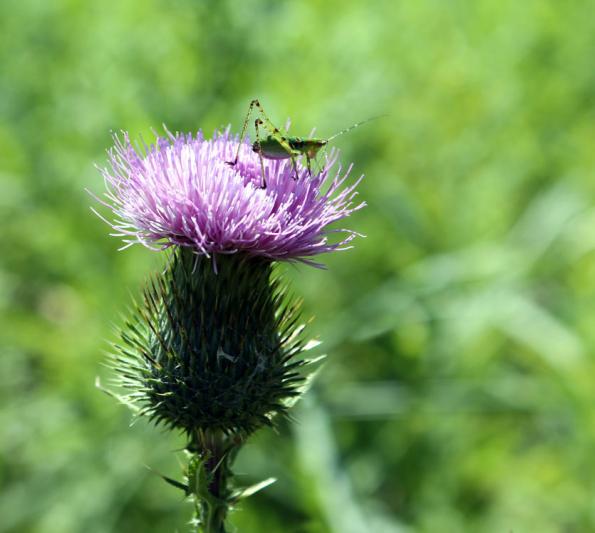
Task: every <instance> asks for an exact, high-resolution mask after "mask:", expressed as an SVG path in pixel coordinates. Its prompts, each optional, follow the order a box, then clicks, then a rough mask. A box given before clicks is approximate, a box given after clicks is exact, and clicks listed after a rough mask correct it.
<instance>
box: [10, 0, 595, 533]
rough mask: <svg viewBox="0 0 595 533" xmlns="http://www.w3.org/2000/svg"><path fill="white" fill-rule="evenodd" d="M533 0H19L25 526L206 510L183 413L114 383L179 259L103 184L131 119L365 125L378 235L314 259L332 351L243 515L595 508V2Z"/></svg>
mask: <svg viewBox="0 0 595 533" xmlns="http://www.w3.org/2000/svg"><path fill="white" fill-rule="evenodd" d="M593 7H595V6H594V5H593V3H592V2H581V1H572V0H569V1H567V2H558V1H539V0H524V1H522V2H518V1H512V0H478V1H462V0H460V1H456V0H452V1H447V0H433V1H432V0H421V1H416V2H413V1H409V2H406V1H394V0H393V1H389V0H386V1H374V2H363V1H362V2H358V1H355V0H340V1H339V0H328V1H326V2H322V1H316V0H306V1H293V2H282V1H274V0H269V1H264V0H245V1H242V2H232V1H231V0H217V1H215V0H212V1H200V0H192V1H191V0H168V1H166V0H144V1H141V0H120V1H115V0H109V1H108V0H103V1H98V0H97V1H96V0H91V1H82V0H81V1H76V0H70V1H68V0H52V1H49V0H37V1H34V0H19V1H14V0H2V2H0V221H1V224H2V232H3V233H2V242H3V246H2V252H1V257H2V259H1V262H0V402H1V403H0V532H2V533H7V532H10V533H13V532H18V533H29V532H31V533H34V532H35V533H37V532H43V533H75V532H77V533H78V532H85V533H107V532H122V533H124V532H126V533H128V532H136V531H143V532H169V531H172V532H173V531H179V532H183V531H187V526H186V521H187V520H188V519H189V517H190V514H191V509H190V506H189V505H188V504H185V503H183V501H182V498H181V496H180V494H179V493H178V492H177V491H176V490H175V489H173V488H171V487H169V486H167V485H166V484H165V483H164V482H163V481H161V480H160V479H159V478H158V476H156V475H155V474H154V473H152V472H151V471H149V470H148V469H147V468H146V467H145V465H148V466H150V467H151V468H153V469H155V470H157V471H160V472H163V473H165V474H167V475H170V476H172V477H179V472H180V467H179V465H178V460H177V459H176V453H175V452H174V451H175V450H176V449H179V448H180V447H181V446H182V445H183V442H182V441H181V439H180V438H179V437H176V436H175V435H168V434H166V433H164V432H162V431H159V430H156V429H153V428H152V427H150V426H148V425H147V424H146V423H145V422H142V421H141V422H138V423H136V424H135V425H133V426H132V427H129V424H130V421H131V416H130V414H129V413H128V412H127V411H126V409H125V408H123V407H121V406H118V405H117V404H116V403H115V402H114V401H113V400H112V399H110V398H108V397H107V396H105V395H103V394H102V393H101V392H99V391H98V390H97V389H95V388H94V379H95V376H96V375H100V376H102V377H103V378H104V379H105V378H106V377H107V376H109V372H108V371H107V370H105V369H104V368H103V367H102V366H101V363H102V361H103V360H104V352H105V350H106V349H107V347H108V345H107V340H110V339H113V329H112V324H113V323H117V322H118V320H119V316H120V313H121V312H122V311H124V309H125V307H126V305H127V304H128V302H129V300H130V293H133V294H135V293H137V292H138V291H139V289H140V287H141V286H142V284H143V280H144V279H145V278H146V277H147V275H148V274H149V273H150V272H152V271H154V270H155V269H158V268H160V265H161V262H162V257H160V256H159V254H155V253H153V252H150V251H148V250H145V249H141V248H140V247H139V248H133V249H129V250H126V251H124V252H117V248H118V246H119V244H120V243H119V242H118V241H117V240H115V239H113V238H111V237H108V233H109V228H108V227H107V226H106V225H105V224H104V223H103V222H101V221H100V220H99V219H98V218H96V217H95V216H93V215H92V213H90V211H89V205H90V204H91V203H92V200H91V199H90V197H89V196H88V195H87V194H86V193H85V191H84V189H85V187H88V188H90V189H91V190H93V191H95V192H100V191H101V190H102V187H103V184H102V181H101V179H100V176H99V173H98V172H97V171H96V170H95V169H94V167H93V164H94V163H97V164H100V165H101V164H104V163H105V150H106V149H107V148H108V147H109V146H110V144H111V137H110V130H119V129H126V130H130V132H131V134H132V135H133V136H137V135H138V134H140V133H143V134H145V135H148V136H150V129H151V128H152V127H154V128H158V129H160V128H161V124H162V123H165V124H167V125H168V127H169V128H170V129H173V130H184V131H190V130H195V129H197V128H202V129H203V130H204V131H205V132H206V133H207V134H210V133H211V132H213V131H214V130H215V129H216V128H219V127H221V126H225V125H227V124H229V123H231V124H232V126H233V128H234V129H236V130H239V128H240V125H241V122H242V121H243V119H244V115H245V112H246V108H247V105H248V102H249V100H250V99H251V98H253V97H255V96H257V97H259V98H260V99H261V101H262V102H263V105H264V106H265V109H267V111H268V114H269V115H270V116H271V118H272V119H273V120H275V121H277V122H278V123H281V124H282V123H284V121H285V120H286V119H287V118H288V117H290V118H291V120H292V131H294V132H299V133H307V132H309V131H310V130H311V128H312V127H314V126H315V127H316V128H317V132H318V133H319V134H320V135H323V136H328V135H330V134H332V133H334V132H336V131H337V130H339V129H341V128H343V127H345V126H347V125H349V124H351V123H353V122H357V121H359V120H362V119H365V118H367V117H370V116H374V115H377V114H383V113H386V114H388V117H385V118H383V119H380V120H377V121H375V122H372V123H370V124H367V125H366V126H362V127H361V128H358V129H357V130H355V131H353V132H351V133H349V134H348V135H345V136H342V137H341V138H339V139H337V142H336V145H337V146H338V147H339V148H341V150H342V154H343V158H344V160H345V161H354V162H355V164H356V166H355V174H357V175H359V174H360V173H365V175H366V178H365V180H364V182H363V183H362V185H361V188H360V189H361V198H363V199H365V200H366V202H367V203H368V207H367V208H366V209H365V210H363V211H360V212H359V213H357V214H356V215H355V216H354V217H353V218H351V219H350V220H348V224H349V226H350V227H353V228H355V229H357V230H359V231H361V232H363V233H365V234H366V235H367V237H366V238H365V239H359V240H358V241H357V243H356V247H355V249H353V250H351V251H349V252H345V253H341V254H335V255H334V256H332V257H327V258H325V262H326V263H327V265H328V267H329V270H328V271H317V270H314V269H311V268H309V267H305V266H301V267H300V266H298V267H288V268H286V271H287V275H288V276H289V277H290V278H291V282H292V284H293V287H294V288H295V291H296V293H298V294H302V295H303V296H304V299H305V315H306V316H311V315H314V316H315V317H316V319H315V321H314V323H313V325H312V328H311V331H312V334H313V335H318V336H320V338H321V340H323V341H324V344H323V345H322V348H324V351H325V352H327V353H328V354H329V356H330V357H329V360H328V363H327V365H326V367H325V369H324V371H323V372H322V373H321V375H320V379H319V380H318V382H317V384H316V386H315V388H314V389H313V390H312V391H311V392H310V393H309V394H308V397H307V400H305V401H304V402H302V404H301V405H300V406H299V408H298V409H297V410H296V411H294V415H295V418H296V422H295V423H293V424H285V425H283V427H282V428H281V429H280V430H279V432H278V434H276V433H274V432H272V431H267V430H265V431H262V432H261V433H260V434H258V435H256V436H255V437H254V438H252V440H251V441H250V443H249V445H248V446H247V447H246V449H245V450H244V451H243V453H242V454H241V456H240V458H239V462H238V468H237V470H238V471H239V472H240V473H241V474H242V476H241V479H242V480H245V482H246V483H249V482H256V481H258V480H260V479H262V478H264V477H268V476H271V475H272V476H276V477H278V478H279V481H278V483H277V484H275V485H273V486H272V487H270V488H269V489H267V490H266V491H264V492H263V493H261V494H259V495H257V496H255V497H253V498H251V499H249V500H248V501H246V503H244V504H243V505H242V506H241V508H240V509H239V510H238V511H237V512H235V513H234V514H233V516H232V523H233V525H234V526H235V528H236V529H234V530H233V531H238V532H240V533H252V532H253V533H256V532H258V533H262V532H263V531H267V532H288V533H291V532H293V533H297V532H304V533H306V532H307V533H323V532H331V533H360V532H372V533H388V532H391V533H392V532H441V533H442V532H447V533H448V532H466V531H469V532H494V533H508V532H514V533H520V532H536V531H539V532H545V533H549V532H590V531H595V497H594V495H595V361H594V355H595V179H593V178H594V173H593V164H594V162H595V149H594V148H595V145H594V140H595V120H594V119H595V112H594V110H595V107H594V105H595V69H594V68H593V58H594V57H595V17H593V16H592V8H593ZM590 9H591V11H590Z"/></svg>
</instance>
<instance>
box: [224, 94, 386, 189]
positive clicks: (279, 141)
mask: <svg viewBox="0 0 595 533" xmlns="http://www.w3.org/2000/svg"><path fill="white" fill-rule="evenodd" d="M254 108H256V110H257V111H258V113H259V115H260V116H259V117H258V118H257V119H256V120H255V121H254V129H255V132H256V141H255V142H254V143H253V144H252V150H253V151H254V152H256V153H257V154H258V155H259V159H260V170H261V174H262V188H263V189H266V186H267V185H266V178H265V173H264V161H263V159H291V164H292V166H293V170H294V173H295V177H294V179H296V180H297V179H298V170H297V163H296V162H297V159H298V158H299V157H300V156H306V166H307V168H308V174H309V175H310V177H311V176H312V159H315V158H316V156H317V155H318V152H319V151H320V150H321V149H322V148H323V147H325V146H326V145H327V144H328V143H329V142H330V141H332V140H333V139H335V138H336V137H338V136H339V135H343V134H344V133H347V132H348V131H351V130H352V129H354V128H357V127H358V126H361V125H362V124H364V123H366V122H369V121H370V120H374V119H375V118H378V117H372V118H369V119H367V120H363V121H361V122H358V123H356V124H354V125H353V126H349V127H348V128H345V129H344V130H341V131H340V132H338V133H335V135H333V136H332V137H329V138H328V139H317V138H313V137H293V136H289V135H287V133H285V132H281V130H280V129H279V128H277V127H275V125H274V124H273V123H272V122H271V121H270V120H269V118H268V117H267V115H266V113H265V112H264V109H263V108H262V105H261V104H260V102H259V101H258V100H257V99H254V100H252V101H251V102H250V106H249V107H248V113H247V114H246V119H245V120H244V126H243V127H242V133H241V135H240V141H239V144H238V150H237V152H236V156H235V159H234V160H233V161H226V163H227V164H228V165H230V166H234V165H236V164H237V162H238V158H239V156H240V148H241V146H242V141H243V140H244V136H245V135H246V129H247V127H248V121H249V120H250V115H251V114H252V111H253V110H254ZM260 128H264V129H265V130H266V131H267V132H268V134H267V136H266V137H264V138H261V136H260Z"/></svg>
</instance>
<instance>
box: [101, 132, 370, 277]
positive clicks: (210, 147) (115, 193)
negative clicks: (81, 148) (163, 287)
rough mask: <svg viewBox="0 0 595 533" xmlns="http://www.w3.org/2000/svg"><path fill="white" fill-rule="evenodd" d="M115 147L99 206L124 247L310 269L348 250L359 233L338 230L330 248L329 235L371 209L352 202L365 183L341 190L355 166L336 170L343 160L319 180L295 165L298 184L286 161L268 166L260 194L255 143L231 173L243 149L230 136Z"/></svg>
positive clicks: (121, 142) (122, 141) (119, 142)
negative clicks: (321, 258) (327, 255)
mask: <svg viewBox="0 0 595 533" xmlns="http://www.w3.org/2000/svg"><path fill="white" fill-rule="evenodd" d="M114 140H115V146H114V148H113V149H112V150H111V151H110V154H109V160H110V166H111V168H103V169H100V171H101V173H102V175H103V177H104V179H105V181H106V184H107V188H108V190H107V192H106V193H105V200H103V201H102V200H100V201H102V203H103V204H104V205H106V206H108V207H109V208H110V209H112V210H113V212H114V214H115V216H116V220H115V221H114V222H113V223H111V224H112V227H113V228H114V230H116V233H115V234H114V235H117V236H121V237H123V238H124V242H125V243H126V245H132V244H134V243H141V244H144V245H145V246H147V247H149V248H157V249H162V248H167V247H170V246H173V245H178V246H187V247H192V248H194V249H195V250H196V251H197V252H199V253H201V254H204V255H205V256H211V255H212V254H232V253H237V252H245V253H246V254H249V255H252V256H262V257H266V258H268V259H271V260H289V261H295V260H299V261H305V262H311V261H309V260H308V259H307V258H309V257H312V256H314V255H317V254H320V253H323V252H330V251H333V250H339V249H345V248H346V247H347V244H348V243H349V242H350V241H351V240H352V239H353V237H354V236H355V235H356V233H355V232H353V231H351V230H348V229H342V230H336V229H335V230H332V233H335V234H337V238H336V240H335V241H334V242H332V241H331V239H330V236H329V233H331V231H329V230H328V229H327V227H328V225H329V224H331V223H333V222H336V221H338V220H341V219H343V218H345V217H347V216H349V215H350V214H351V213H353V212H354V211H356V210H357V209H360V208H361V207H363V205H364V203H359V204H354V203H353V202H354V199H355V196H356V195H357V192H356V190H355V188H356V186H357V184H358V183H359V180H357V181H356V182H355V183H354V184H352V185H350V186H346V187H343V185H344V183H345V180H346V179H347V178H348V176H349V174H350V171H351V166H350V167H349V168H348V169H347V170H346V171H345V172H342V168H341V167H340V166H337V168H336V169H335V170H333V169H334V167H335V166H336V162H337V153H336V152H334V153H331V155H330V156H329V158H328V160H327V164H326V165H325V167H324V169H323V170H322V171H321V172H320V173H318V174H315V175H313V176H310V175H309V174H308V171H307V169H306V168H304V166H303V165H302V164H300V163H299V162H298V176H299V179H297V180H296V179H295V171H294V170H293V167H292V164H291V162H290V161H289V160H288V159H287V160H281V161H271V160H265V161H264V165H265V173H266V176H267V178H266V183H267V188H266V189H262V188H260V184H261V182H262V176H261V167H260V160H259V157H258V155H257V154H255V153H254V152H253V151H252V149H251V146H250V143H249V142H247V143H244V144H243V145H242V147H241V150H240V157H239V161H238V163H237V164H236V165H235V166H234V167H231V166H230V165H228V164H226V162H227V161H230V160H231V159H233V157H234V155H235V152H236V149H237V146H238V145H237V139H236V138H233V137H232V136H231V135H230V134H229V131H228V130H227V131H225V132H224V133H221V134H217V135H215V137H214V138H213V139H205V138H204V137H203V135H202V133H200V132H199V133H197V134H196V135H195V136H192V135H191V134H187V135H183V134H176V135H174V134H171V133H169V132H167V136H166V137H165V138H163V137H158V136H157V138H156V140H155V143H154V144H152V145H151V146H147V145H145V144H143V145H142V147H137V148H135V147H134V146H133V145H132V144H131V142H130V140H129V137H128V134H127V133H124V134H123V138H119V137H117V136H115V138H114ZM360 179H361V178H360ZM317 266H319V265H317Z"/></svg>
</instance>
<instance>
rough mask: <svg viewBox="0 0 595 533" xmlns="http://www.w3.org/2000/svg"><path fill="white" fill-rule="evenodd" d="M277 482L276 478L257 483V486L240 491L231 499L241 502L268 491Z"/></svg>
mask: <svg viewBox="0 0 595 533" xmlns="http://www.w3.org/2000/svg"><path fill="white" fill-rule="evenodd" d="M275 481H277V479H276V478H274V477H270V478H268V479H265V480H264V481H261V482H260V483H256V484H255V485H251V486H249V487H246V488H245V489H240V490H238V491H236V492H235V493H234V494H233V496H232V497H231V499H232V500H233V501H239V500H243V499H244V498H248V497H249V496H252V495H253V494H256V493H257V492H260V491H261V490H263V489H266V488H267V487H268V486H269V485H272V484H273V483H275Z"/></svg>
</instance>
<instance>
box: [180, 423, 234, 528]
mask: <svg viewBox="0 0 595 533" xmlns="http://www.w3.org/2000/svg"><path fill="white" fill-rule="evenodd" d="M241 444H242V443H241V439H240V438H239V437H237V436H226V435H224V434H222V433H220V432H212V431H198V432H197V433H196V435H195V438H194V439H193V440H192V442H191V443H190V444H189V446H188V451H189V453H190V454H191V457H190V462H189V466H188V489H189V492H190V494H192V497H193V498H194V510H195V517H194V520H193V524H195V525H196V528H197V529H196V533H226V531H227V530H226V529H225V520H226V518H227V514H228V512H229V509H230V507H231V503H232V501H231V494H232V491H231V487H230V481H231V478H232V477H233V473H232V471H231V463H232V462H233V460H234V458H235V456H236V455H237V452H238V451H239V449H240V447H241Z"/></svg>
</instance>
